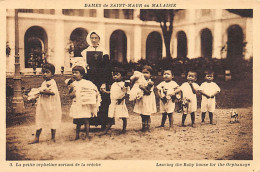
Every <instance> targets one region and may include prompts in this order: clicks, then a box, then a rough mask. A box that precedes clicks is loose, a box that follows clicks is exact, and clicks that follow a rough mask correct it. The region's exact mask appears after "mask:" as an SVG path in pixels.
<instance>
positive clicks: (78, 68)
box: [72, 66, 85, 76]
mask: <svg viewBox="0 0 260 172" xmlns="http://www.w3.org/2000/svg"><path fill="white" fill-rule="evenodd" d="M72 71H79V73H80V74H81V75H82V76H83V75H84V74H85V69H84V67H82V66H74V67H73V68H72Z"/></svg>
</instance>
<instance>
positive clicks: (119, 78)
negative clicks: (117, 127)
mask: <svg viewBox="0 0 260 172" xmlns="http://www.w3.org/2000/svg"><path fill="white" fill-rule="evenodd" d="M125 74H126V72H125V71H124V69H121V68H115V69H114V70H113V80H114V83H113V84H112V86H111V89H110V98H111V103H110V105H109V108H108V118H109V123H108V125H107V127H106V130H105V131H104V133H102V134H101V135H103V134H107V132H108V131H109V130H110V128H111V126H112V123H113V119H114V118H121V119H122V121H123V129H122V131H121V133H122V134H124V133H125V132H126V126H127V118H128V117H129V115H128V110H127V107H126V104H125V97H126V93H127V90H128V88H129V87H128V85H127V84H125V82H124V81H123V77H124V76H125Z"/></svg>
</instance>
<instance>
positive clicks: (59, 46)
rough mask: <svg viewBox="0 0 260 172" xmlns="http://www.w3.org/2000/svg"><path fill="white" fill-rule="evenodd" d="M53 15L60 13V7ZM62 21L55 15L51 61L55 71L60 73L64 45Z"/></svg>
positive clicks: (62, 64) (63, 56)
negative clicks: (53, 47)
mask: <svg viewBox="0 0 260 172" xmlns="http://www.w3.org/2000/svg"><path fill="white" fill-rule="evenodd" d="M55 15H56V16H60V15H62V9H56V10H55ZM64 41H65V40H64V21H63V20H62V19H59V17H57V20H56V22H55V53H54V57H51V58H52V61H53V63H54V64H55V68H56V70H55V73H57V74H61V67H62V66H63V67H64V65H65V64H64V58H65V46H64Z"/></svg>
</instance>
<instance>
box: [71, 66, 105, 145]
mask: <svg viewBox="0 0 260 172" xmlns="http://www.w3.org/2000/svg"><path fill="white" fill-rule="evenodd" d="M72 74H73V79H74V80H75V81H74V82H73V83H71V84H72V86H73V90H72V91H71V93H69V95H70V98H71V99H73V100H72V105H71V108H70V116H71V117H73V123H74V124H76V125H77V126H76V138H75V140H78V139H79V133H80V127H81V125H83V124H84V125H85V132H86V137H87V138H90V137H89V119H90V118H91V117H94V116H97V111H98V107H99V105H100V101H101V98H100V94H99V92H98V89H97V87H96V85H95V84H93V83H92V82H91V81H88V80H85V79H82V78H83V76H84V74H85V69H84V68H83V67H82V66H74V67H73V68H72Z"/></svg>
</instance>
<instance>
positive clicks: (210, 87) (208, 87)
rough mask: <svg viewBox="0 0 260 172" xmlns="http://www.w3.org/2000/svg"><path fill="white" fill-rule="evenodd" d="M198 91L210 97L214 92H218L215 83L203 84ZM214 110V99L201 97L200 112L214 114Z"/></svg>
mask: <svg viewBox="0 0 260 172" xmlns="http://www.w3.org/2000/svg"><path fill="white" fill-rule="evenodd" d="M199 90H201V91H203V92H204V93H205V94H207V95H209V96H211V95H213V94H215V93H216V92H220V88H219V86H218V85H217V84H216V83H215V82H210V83H208V82H203V83H202V84H201V86H200V88H199ZM215 108H216V99H215V97H214V98H209V99H208V98H207V97H206V96H203V95H202V99H201V112H207V111H209V112H214V111H215Z"/></svg>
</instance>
